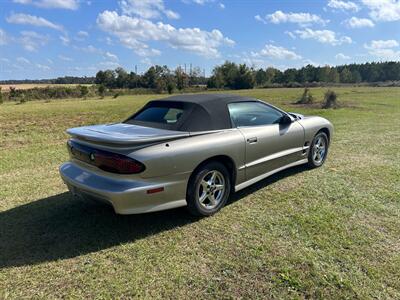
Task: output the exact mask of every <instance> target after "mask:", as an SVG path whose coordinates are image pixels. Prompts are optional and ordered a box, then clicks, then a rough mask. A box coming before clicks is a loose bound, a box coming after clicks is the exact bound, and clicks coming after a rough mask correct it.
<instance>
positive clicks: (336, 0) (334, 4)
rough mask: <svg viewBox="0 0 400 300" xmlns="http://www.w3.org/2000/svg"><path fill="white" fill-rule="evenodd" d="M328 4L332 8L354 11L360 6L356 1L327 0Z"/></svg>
mask: <svg viewBox="0 0 400 300" xmlns="http://www.w3.org/2000/svg"><path fill="white" fill-rule="evenodd" d="M328 6H329V7H330V8H334V9H340V10H351V11H354V12H357V11H359V10H360V7H359V6H358V5H357V4H356V3H354V2H351V1H341V0H329V2H328Z"/></svg>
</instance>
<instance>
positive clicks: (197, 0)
mask: <svg viewBox="0 0 400 300" xmlns="http://www.w3.org/2000/svg"><path fill="white" fill-rule="evenodd" d="M214 1H215V0H182V2H183V3H186V4H189V3H195V4H199V5H204V4H206V3H207V2H214Z"/></svg>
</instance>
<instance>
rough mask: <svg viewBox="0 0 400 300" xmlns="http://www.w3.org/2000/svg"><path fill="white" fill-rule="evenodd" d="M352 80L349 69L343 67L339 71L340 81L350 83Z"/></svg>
mask: <svg viewBox="0 0 400 300" xmlns="http://www.w3.org/2000/svg"><path fill="white" fill-rule="evenodd" d="M352 81H353V78H352V75H351V72H350V70H349V69H348V68H347V67H345V68H343V70H342V71H341V72H340V82H342V83H351V82H352Z"/></svg>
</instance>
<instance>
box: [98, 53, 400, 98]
mask: <svg viewBox="0 0 400 300" xmlns="http://www.w3.org/2000/svg"><path fill="white" fill-rule="evenodd" d="M399 80H400V62H373V63H364V64H349V65H342V66H335V67H331V66H318V67H317V66H313V65H307V66H305V67H302V68H299V69H295V68H289V69H286V70H284V71H281V70H279V69H276V68H273V67H268V68H265V69H264V68H258V69H256V68H253V67H249V66H247V65H246V64H236V63H234V62H229V61H226V62H225V63H223V64H222V65H218V66H216V67H214V69H213V71H212V75H211V76H210V77H209V78H206V77H204V75H203V74H202V73H201V72H200V69H194V70H193V71H192V72H190V73H189V74H187V73H186V72H184V70H183V69H182V68H179V67H178V68H177V69H175V70H174V71H172V70H170V69H169V68H168V67H167V66H158V65H156V66H152V67H150V68H149V69H148V70H147V71H146V72H145V73H144V74H143V75H139V74H135V73H134V72H130V73H128V72H127V71H125V70H124V69H123V68H117V69H116V70H105V71H99V72H97V74H96V78H95V83H96V84H99V85H102V86H104V87H106V88H108V89H134V88H145V89H151V90H154V91H156V92H169V93H171V92H173V91H174V90H175V89H178V90H184V89H186V88H188V87H192V86H205V85H207V87H208V88H214V89H249V88H253V87H268V86H273V85H277V86H296V84H297V86H304V85H307V84H310V83H317V84H318V83H327V84H329V83H334V84H340V83H353V84H358V83H362V82H364V83H373V82H386V81H399Z"/></svg>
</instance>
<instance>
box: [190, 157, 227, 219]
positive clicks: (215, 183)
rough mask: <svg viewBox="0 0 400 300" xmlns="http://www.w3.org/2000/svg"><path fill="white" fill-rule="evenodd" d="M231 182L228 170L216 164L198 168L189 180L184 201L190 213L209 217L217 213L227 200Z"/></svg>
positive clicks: (212, 163)
mask: <svg viewBox="0 0 400 300" xmlns="http://www.w3.org/2000/svg"><path fill="white" fill-rule="evenodd" d="M230 190H231V182H230V176H229V173H228V170H227V169H226V168H225V166H224V165H223V164H221V163H218V162H211V163H208V164H206V165H204V166H202V167H200V168H199V169H198V170H197V171H196V173H195V174H193V175H192V177H191V179H190V180H189V185H188V189H187V195H186V201H187V204H188V210H189V211H190V213H192V214H193V215H196V216H210V215H212V214H215V213H216V212H217V211H219V210H220V209H221V208H222V207H223V206H224V205H225V203H226V201H227V200H228V198H229V194H230Z"/></svg>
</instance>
